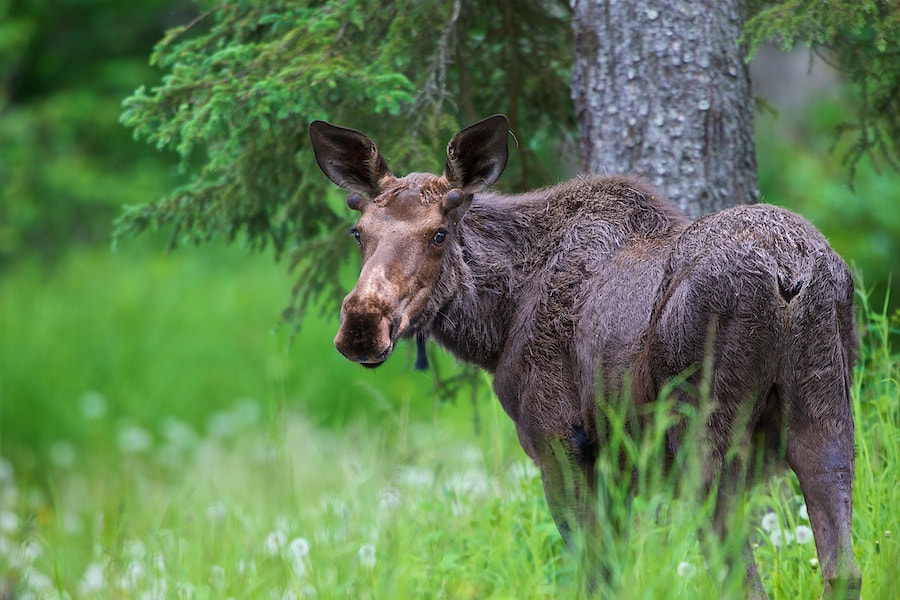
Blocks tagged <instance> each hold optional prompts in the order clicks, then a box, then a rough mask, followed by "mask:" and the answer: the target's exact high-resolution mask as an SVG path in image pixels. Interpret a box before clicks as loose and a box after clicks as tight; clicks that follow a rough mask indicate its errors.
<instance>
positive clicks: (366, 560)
mask: <svg viewBox="0 0 900 600" xmlns="http://www.w3.org/2000/svg"><path fill="white" fill-rule="evenodd" d="M356 556H357V559H358V560H359V564H360V566H361V567H362V568H364V569H374V568H375V563H376V562H377V561H376V558H375V546H373V545H372V544H363V545H362V546H361V547H360V549H359V552H357V553H356Z"/></svg>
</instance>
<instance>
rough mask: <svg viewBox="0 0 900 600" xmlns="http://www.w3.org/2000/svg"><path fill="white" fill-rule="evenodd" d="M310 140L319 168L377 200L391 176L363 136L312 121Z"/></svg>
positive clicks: (373, 145)
mask: <svg viewBox="0 0 900 600" xmlns="http://www.w3.org/2000/svg"><path fill="white" fill-rule="evenodd" d="M309 139H310V140H311V141H312V146H313V152H315V154H316V162H317V163H319V168H321V169H322V171H323V172H324V173H325V175H327V176H328V178H329V179H330V180H331V181H333V182H335V183H336V184H338V185H339V186H341V187H342V188H344V189H345V190H350V191H353V192H359V193H361V194H364V195H366V196H368V197H369V198H374V197H376V196H377V195H378V193H379V189H380V182H381V180H382V179H384V178H385V177H390V176H391V170H390V169H388V166H387V161H385V160H384V157H383V156H382V155H381V152H380V151H379V150H378V147H377V146H376V145H375V142H373V141H372V140H371V139H370V138H369V136H367V135H365V134H364V133H360V132H359V131H356V130H355V129H347V128H345V127H338V126H337V125H332V124H331V123H326V122H325V121H313V122H312V123H310V124H309Z"/></svg>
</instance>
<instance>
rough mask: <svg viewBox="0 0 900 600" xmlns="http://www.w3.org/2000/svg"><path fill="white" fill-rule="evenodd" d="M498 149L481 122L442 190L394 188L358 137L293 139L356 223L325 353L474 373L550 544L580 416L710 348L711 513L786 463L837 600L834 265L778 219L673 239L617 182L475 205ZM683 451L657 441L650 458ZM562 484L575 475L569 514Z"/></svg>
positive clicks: (845, 422) (577, 463)
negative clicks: (335, 326) (539, 494)
mask: <svg viewBox="0 0 900 600" xmlns="http://www.w3.org/2000/svg"><path fill="white" fill-rule="evenodd" d="M506 130H507V124H506V120H505V118H504V117H502V116H495V117H491V118H489V119H486V120H485V121H482V122H480V123H477V124H475V125H473V126H471V127H469V128H467V129H465V130H463V131H462V132H460V133H459V134H457V136H455V137H454V138H453V140H452V141H451V142H450V145H449V146H448V157H447V165H446V166H445V169H444V174H443V176H441V177H437V176H434V175H428V174H412V175H408V176H406V177H403V178H396V177H394V176H393V175H392V174H391V173H390V171H389V170H388V168H387V164H386V162H385V161H384V160H383V158H382V157H381V155H380V153H378V151H377V148H376V147H375V145H374V143H373V142H371V140H369V138H367V137H366V136H364V135H363V134H360V133H358V132H355V131H352V130H347V129H343V128H338V127H334V126H332V125H328V124H326V123H323V122H316V123H313V124H312V125H311V126H310V135H311V137H312V140H313V145H314V149H315V150H316V158H317V160H318V162H319V164H320V166H322V168H323V170H324V171H325V172H326V174H328V175H329V177H331V178H332V179H333V180H334V181H335V182H336V183H338V184H339V185H342V186H343V187H345V188H346V189H349V190H351V191H353V192H355V194H364V195H366V196H368V197H369V199H370V200H371V201H368V202H359V198H358V197H357V198H355V199H353V196H351V200H352V201H348V204H349V205H350V206H351V207H353V208H359V210H360V212H361V215H360V219H359V223H358V226H357V227H358V230H359V234H360V243H361V249H362V255H363V268H362V272H361V273H360V277H359V281H358V283H357V286H356V288H355V289H354V290H353V291H352V292H351V293H350V294H349V295H348V296H347V298H346V299H345V301H344V305H343V307H342V310H341V316H342V319H341V328H340V330H339V331H338V335H337V337H336V339H335V344H336V346H337V347H338V349H339V350H340V351H341V352H342V353H343V354H344V355H346V356H347V357H348V358H350V359H351V360H354V361H357V362H360V363H362V364H366V365H368V366H377V365H379V364H381V363H382V362H384V360H386V359H387V357H388V356H389V355H390V353H391V351H392V350H393V347H394V344H395V342H396V340H397V338H398V337H400V336H404V337H411V336H412V335H415V334H418V335H426V336H430V337H432V338H434V339H435V340H436V341H437V342H438V343H440V344H441V345H442V346H444V347H445V348H447V349H449V350H450V351H451V352H452V353H453V354H455V355H456V356H457V357H459V358H460V359H462V360H465V361H469V362H472V363H475V364H477V365H479V366H481V367H483V368H484V369H486V370H487V371H489V372H490V373H492V374H493V376H494V389H495V391H496V393H497V396H498V398H499V399H500V402H501V404H502V405H503V408H504V410H505V411H506V412H507V414H509V416H510V417H511V418H512V420H513V421H514V422H515V424H516V429H517V431H518V434H519V439H520V440H521V443H522V446H523V448H524V449H525V451H526V452H527V453H528V455H529V456H531V457H532V458H533V459H534V460H535V461H536V463H537V464H538V465H539V467H540V468H541V473H542V478H543V481H544V488H545V492H546V495H547V500H548V504H549V506H550V509H551V512H552V513H553V516H554V519H555V520H556V522H557V524H558V525H559V528H560V531H561V532H562V533H563V535H564V536H565V537H566V538H567V540H568V539H569V537H570V532H569V524H568V522H567V520H568V518H567V514H570V513H574V514H575V517H576V519H578V520H579V521H580V523H579V525H580V526H581V527H584V528H586V529H587V530H588V531H591V530H592V528H593V527H594V526H595V523H593V522H592V515H593V509H592V508H591V506H592V502H594V501H595V498H594V494H595V489H596V475H595V472H594V460H595V458H596V455H597V449H598V448H599V447H600V446H601V445H602V444H603V443H604V439H603V435H604V433H603V431H604V428H603V427H598V425H602V423H603V419H602V416H601V414H598V412H599V411H598V410H597V409H598V403H603V402H605V401H612V399H613V398H617V397H619V395H620V394H626V393H627V392H628V391H629V390H630V396H629V397H630V399H631V401H632V402H633V405H634V406H639V405H640V404H645V403H651V402H654V401H655V400H656V398H657V394H658V392H659V391H660V389H661V387H662V386H663V385H664V384H665V383H666V382H667V381H669V380H670V379H671V378H673V377H676V376H678V375H680V374H682V373H684V372H686V371H688V370H689V369H692V368H696V367H697V366H698V365H703V364H704V360H705V358H706V357H707V356H708V355H709V352H708V351H709V350H710V349H711V350H712V353H711V359H712V363H711V366H712V371H711V373H710V374H709V375H710V377H709V380H710V385H711V389H710V394H709V395H710V412H709V418H708V420H707V423H706V424H707V428H706V430H705V438H704V442H705V445H704V446H703V448H704V450H703V451H705V452H707V453H708V457H707V460H706V464H708V465H710V468H709V471H708V473H707V476H708V477H709V481H710V482H712V481H713V480H714V479H716V478H721V480H722V481H723V482H725V483H724V484H723V487H722V489H721V490H720V496H721V498H720V499H721V502H720V504H721V505H722V506H726V505H727V503H728V502H727V500H728V498H727V496H728V494H729V492H730V491H732V490H733V489H737V487H736V486H737V481H738V479H740V478H741V477H742V473H744V472H745V471H748V470H750V471H752V469H748V465H747V464H745V460H744V459H746V458H747V457H752V456H759V455H762V456H763V457H764V458H765V459H766V461H767V462H769V463H772V464H778V463H784V462H787V464H789V465H790V466H791V468H793V469H794V471H795V472H796V473H797V475H798V477H799V479H800V484H801V486H802V488H803V493H804V495H805V497H806V501H807V506H808V509H809V514H810V520H811V523H812V527H813V531H814V535H815V540H816V544H817V548H818V552H819V560H820V562H821V564H822V567H823V569H822V571H823V575H824V578H825V587H826V593H830V592H831V591H832V590H841V591H843V592H844V593H845V594H846V596H847V597H856V596H857V595H858V593H859V589H860V574H859V569H858V567H857V566H856V563H855V561H854V558H853V553H852V549H851V546H850V521H851V512H852V503H851V492H852V483H853V473H854V470H853V467H854V447H853V435H854V432H853V429H854V426H853V418H852V414H851V410H850V399H849V389H850V373H851V365H852V363H853V361H854V358H855V353H856V343H857V342H856V333H855V329H854V320H853V282H852V279H851V277H850V274H849V271H848V269H847V266H846V265H845V263H844V262H843V261H842V260H841V258H840V257H839V256H838V255H837V254H836V253H835V252H834V251H833V250H832V249H831V248H830V247H829V245H828V243H827V241H826V240H825V238H824V237H823V236H822V235H821V234H820V233H819V232H818V231H816V229H815V228H813V227H812V226H811V225H810V224H809V223H808V222H806V221H805V220H803V219H802V218H800V217H798V216H797V215H795V214H792V213H790V212H788V211H786V210H783V209H780V208H776V207H774V206H768V205H754V206H741V207H736V208H732V209H728V210H725V211H722V212H719V213H716V214H713V215H709V216H706V217H703V218H701V219H698V220H697V221H694V222H691V221H690V220H688V219H687V218H686V217H684V216H683V215H682V214H680V213H679V212H677V211H676V210H675V209H674V208H672V207H671V206H670V205H669V204H668V203H666V202H665V201H664V200H662V199H661V198H659V196H658V194H656V193H655V192H654V191H653V190H652V189H650V188H649V187H648V186H647V185H646V184H644V183H642V182H640V181H638V180H635V179H632V178H629V177H621V176H619V177H593V176H584V177H579V178H576V179H573V180H571V181H568V182H565V183H563V184H560V185H558V186H555V187H550V188H546V189H542V190H536V191H533V192H529V193H526V194H521V195H516V196H507V195H499V194H492V193H488V192H486V191H485V189H486V188H488V187H489V186H490V185H491V184H492V183H493V182H494V181H496V179H497V177H499V175H500V173H502V170H503V168H504V167H505V165H506V160H507V154H506V153H507V147H506V144H507V142H506ZM359 157H363V159H362V160H361V159H360V158H359ZM463 216H464V218H463ZM442 236H443V237H442ZM703 374H704V372H703V370H702V369H700V370H698V371H696V372H695V374H694V375H693V376H692V380H693V381H694V382H695V383H697V384H699V383H700V381H701V377H702V376H703ZM629 384H630V387H629ZM597 389H602V390H603V395H604V397H601V398H598V397H596V392H595V390H597ZM674 393H675V394H677V395H678V399H679V400H680V401H682V402H688V403H691V404H695V405H696V404H697V403H698V399H697V398H696V397H695V396H692V395H690V394H688V393H687V392H685V391H683V390H681V389H678V390H676V391H675V392H674ZM682 434H683V431H682V430H681V429H680V428H679V427H677V426H676V427H673V428H672V430H671V431H670V432H669V435H668V451H669V457H670V458H672V457H674V456H675V454H676V453H677V452H678V451H679V450H680V447H681V443H682V441H683V436H682ZM735 444H737V449H738V450H739V452H738V453H737V454H736V455H732V454H729V451H730V450H732V449H734V447H735ZM733 456H736V458H733ZM567 465H568V466H571V467H572V468H574V469H576V470H578V471H579V472H580V473H581V479H580V481H581V484H580V486H579V489H578V490H576V496H577V498H575V499H574V500H573V499H572V497H571V496H572V494H571V493H569V494H567V493H566V490H565V480H566V475H565V473H564V469H565V468H566V466H567ZM754 474H755V475H757V476H758V473H754ZM729 486H733V487H729ZM573 502H574V506H573ZM722 512H724V509H723V511H722ZM722 523H724V521H720V523H719V524H720V525H721V524H722ZM747 555H748V557H749V562H748V564H747V576H748V584H749V591H748V593H749V594H750V595H752V596H764V595H765V593H764V591H763V589H762V585H761V582H760V580H759V576H758V574H757V573H756V567H755V564H753V562H752V554H751V553H750V552H749V547H748V549H747Z"/></svg>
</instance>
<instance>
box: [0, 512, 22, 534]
mask: <svg viewBox="0 0 900 600" xmlns="http://www.w3.org/2000/svg"><path fill="white" fill-rule="evenodd" d="M17 531H19V517H17V516H16V513H14V512H10V511H8V510H0V533H5V534H7V535H15V533H16V532H17Z"/></svg>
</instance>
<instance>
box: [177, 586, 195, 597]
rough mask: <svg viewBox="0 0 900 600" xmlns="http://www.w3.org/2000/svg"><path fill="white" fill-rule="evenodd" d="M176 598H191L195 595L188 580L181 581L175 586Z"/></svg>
mask: <svg viewBox="0 0 900 600" xmlns="http://www.w3.org/2000/svg"><path fill="white" fill-rule="evenodd" d="M175 594H176V598H178V599H179V600H193V598H194V595H195V590H194V586H193V584H191V583H188V582H181V583H178V584H177V585H176V586H175Z"/></svg>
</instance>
